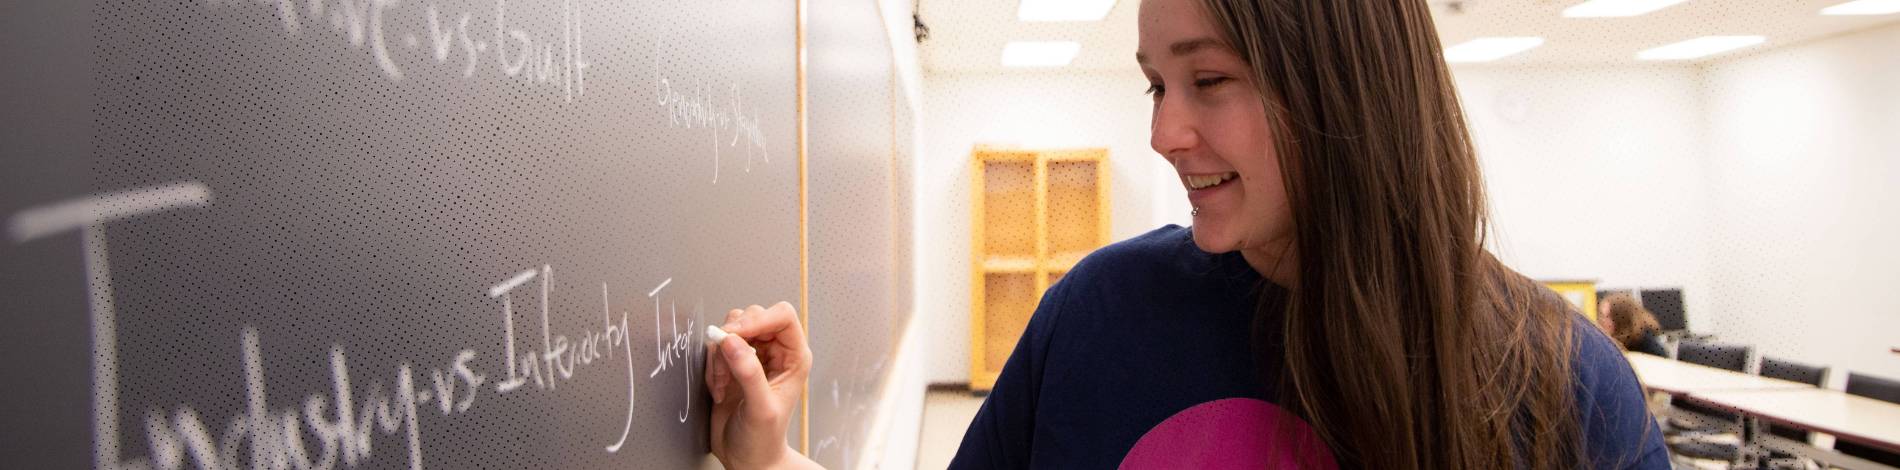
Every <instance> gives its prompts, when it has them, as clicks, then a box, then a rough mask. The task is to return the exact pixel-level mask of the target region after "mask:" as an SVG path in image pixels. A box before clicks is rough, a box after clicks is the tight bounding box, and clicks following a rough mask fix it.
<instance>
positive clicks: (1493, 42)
mask: <svg viewBox="0 0 1900 470" xmlns="http://www.w3.org/2000/svg"><path fill="white" fill-rule="evenodd" d="M1542 45H1544V38H1540V37H1499V38H1477V39H1473V40H1470V41H1465V42H1463V43H1460V44H1458V45H1456V46H1451V47H1447V48H1445V60H1446V61H1447V62H1490V61H1493V60H1498V59H1502V58H1505V57H1509V56H1511V55H1514V54H1517V53H1520V52H1524V51H1528V50H1531V49H1535V48H1536V47H1537V46H1542Z"/></svg>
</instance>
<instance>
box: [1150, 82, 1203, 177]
mask: <svg viewBox="0 0 1900 470" xmlns="http://www.w3.org/2000/svg"><path fill="white" fill-rule="evenodd" d="M1183 101H1185V100H1182V99H1180V98H1178V97H1175V96H1167V95H1163V96H1162V97H1161V99H1160V100H1159V101H1157V102H1155V107H1154V116H1153V118H1152V119H1153V122H1151V123H1150V124H1149V127H1148V146H1149V147H1153V148H1154V150H1155V153H1159V154H1161V156H1162V157H1163V158H1167V159H1168V160H1169V161H1173V160H1174V158H1175V156H1177V155H1179V154H1181V153H1183V152H1187V151H1190V150H1194V148H1195V147H1198V146H1200V145H1201V135H1200V123H1199V122H1197V121H1196V120H1195V115H1194V113H1193V112H1192V109H1190V107H1189V106H1187V105H1188V103H1184V102H1183Z"/></svg>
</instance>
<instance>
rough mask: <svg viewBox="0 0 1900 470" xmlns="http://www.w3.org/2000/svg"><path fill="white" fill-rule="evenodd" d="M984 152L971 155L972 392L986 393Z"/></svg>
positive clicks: (986, 310) (979, 151)
mask: <svg viewBox="0 0 1900 470" xmlns="http://www.w3.org/2000/svg"><path fill="white" fill-rule="evenodd" d="M983 170H984V168H983V151H982V150H981V149H978V150H976V151H973V152H971V153H970V198H971V202H970V389H971V390H987V389H988V388H989V385H988V384H986V383H983V382H982V380H981V378H982V377H985V374H986V373H987V371H988V370H987V369H988V368H987V367H985V364H984V363H983V362H984V361H983V351H984V348H985V347H987V346H988V345H987V344H985V342H984V336H985V335H984V334H983V326H984V318H983V315H984V314H986V313H987V312H988V311H989V309H988V308H985V307H984V305H983V302H984V287H985V286H984V284H983V282H984V278H983V259H984V257H985V256H987V254H986V253H985V250H984V246H983V239H984V237H985V235H984V232H983V231H984V230H985V229H986V228H987V227H984V223H983V218H984V217H986V214H985V213H984V208H983V192H984V191H986V189H985V188H984V187H983Z"/></svg>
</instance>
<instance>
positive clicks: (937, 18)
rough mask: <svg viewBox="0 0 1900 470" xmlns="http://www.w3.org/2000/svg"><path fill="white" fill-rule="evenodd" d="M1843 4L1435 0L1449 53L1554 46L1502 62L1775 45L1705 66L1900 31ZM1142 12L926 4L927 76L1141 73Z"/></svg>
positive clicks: (956, 0) (990, 0)
mask: <svg viewBox="0 0 1900 470" xmlns="http://www.w3.org/2000/svg"><path fill="white" fill-rule="evenodd" d="M1319 1H1334V0H1319ZM1844 1H1846V0H1689V1H1687V2H1683V3H1680V4H1676V5H1675V6H1671V7H1668V8H1665V9H1662V10H1660V11H1656V12H1653V13H1650V14H1647V15H1643V16H1637V17H1631V18H1564V17H1563V10H1564V8H1567V7H1569V6H1571V5H1574V4H1577V3H1582V2H1583V0H1462V1H1460V0H1429V2H1430V3H1431V4H1432V5H1433V12H1434V15H1435V19H1436V20H1437V23H1438V31H1439V35H1440V37H1442V38H1443V39H1444V41H1443V44H1445V45H1446V46H1450V45H1454V44H1457V43H1460V42H1464V41H1465V40H1468V39H1472V38H1476V37H1482V36H1543V37H1544V38H1545V42H1544V45H1543V47H1539V48H1536V49H1532V50H1530V51H1529V52H1525V53H1523V54H1518V55H1515V56H1511V57H1507V58H1504V59H1501V60H1498V61H1496V62H1492V63H1494V64H1513V63H1515V64H1605V63H1636V62H1637V60H1636V59H1635V56H1636V52H1637V51H1640V50H1643V49H1647V48H1650V47H1655V46H1660V45H1664V44H1669V43H1673V42H1677V41H1681V40H1684V39H1690V38H1694V37H1698V36H1707V35H1739V34H1753V35H1762V36H1766V37H1767V38H1768V41H1767V42H1766V43H1764V44H1762V45H1758V46H1754V47H1752V48H1748V49H1742V50H1738V51H1732V52H1729V53H1727V54H1720V55H1716V56H1711V57H1708V58H1705V59H1703V60H1717V59H1721V58H1723V57H1729V56H1735V55H1741V54H1748V53H1751V52H1758V51H1762V50H1768V49H1772V48H1775V47H1781V46H1786V45H1790V44H1795V43H1799V42H1804V41H1809V40H1813V39H1818V38H1822V37H1827V36H1832V35H1836V34H1841V33H1845V32H1849V31H1855V30H1860V29H1865V28H1869V27H1873V26H1880V25H1887V24H1893V23H1900V14H1896V15H1883V16H1822V15H1820V14H1819V11H1820V10H1821V9H1822V8H1824V7H1828V6H1831V5H1834V4H1837V3H1841V2H1844ZM1139 6H1140V0H1119V1H1118V2H1117V3H1116V4H1115V8H1114V10H1112V11H1110V12H1109V14H1108V18H1106V19H1104V20H1103V21H1100V22H1087V23H1024V22H1020V21H1017V20H1016V0H922V1H921V4H920V13H921V15H922V17H923V21H924V24H926V25H928V26H929V27H930V39H929V40H928V41H926V42H924V44H923V45H922V46H920V47H919V54H920V55H921V59H922V61H923V65H924V68H925V69H927V70H930V71H934V72H983V71H1003V70H1022V69H1005V68H1004V67H1002V65H1001V59H1000V57H1001V53H1002V50H1003V45H1004V44H1005V43H1008V42H1009V41H1016V40H1044V41H1049V40H1070V41H1078V42H1081V43H1082V52H1081V53H1080V54H1078V55H1077V56H1076V58H1075V62H1073V63H1072V64H1070V66H1069V67H1068V69H1083V70H1133V69H1134V68H1135V60H1134V54H1135V43H1136V36H1135V34H1136V31H1135V16H1136V10H1138V9H1139ZM1896 48H1897V49H1900V45H1897V46H1896ZM1055 70H1064V69H1055Z"/></svg>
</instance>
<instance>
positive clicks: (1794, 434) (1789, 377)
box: [1761, 356, 1827, 442]
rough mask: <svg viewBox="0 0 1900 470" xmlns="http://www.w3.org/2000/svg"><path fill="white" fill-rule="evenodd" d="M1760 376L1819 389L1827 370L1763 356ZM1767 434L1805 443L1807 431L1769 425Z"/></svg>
mask: <svg viewBox="0 0 1900 470" xmlns="http://www.w3.org/2000/svg"><path fill="white" fill-rule="evenodd" d="M1761 376H1762V377H1768V378H1771V379H1781V380H1786V381H1789V382H1801V383H1804V384H1808V385H1813V386H1816V387H1819V386H1821V380H1823V379H1826V378H1827V368H1826V367H1821V366H1811V365H1807V364H1802V363H1799V362H1794V361H1789V360H1784V359H1779V358H1773V357H1767V356H1763V357H1762V358H1761ZM1768 433H1769V434H1773V435H1776V436H1781V437H1784V438H1788V439H1793V440H1796V441H1801V442H1807V440H1808V432H1807V431H1804V430H1800V429H1795V428H1789V427H1785V426H1778V425H1773V424H1770V425H1768Z"/></svg>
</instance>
